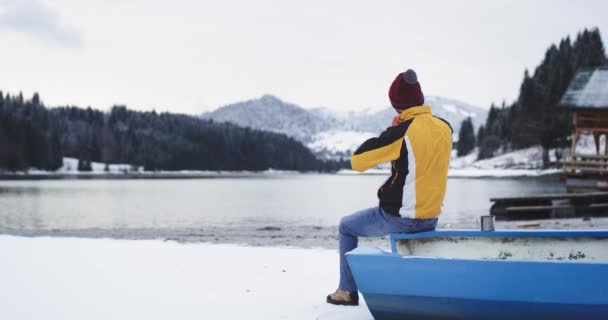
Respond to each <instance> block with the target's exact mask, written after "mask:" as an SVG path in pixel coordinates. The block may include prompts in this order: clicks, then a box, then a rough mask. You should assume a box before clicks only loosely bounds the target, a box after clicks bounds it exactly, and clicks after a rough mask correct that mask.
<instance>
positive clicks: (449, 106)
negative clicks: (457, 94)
mask: <svg viewBox="0 0 608 320" xmlns="http://www.w3.org/2000/svg"><path fill="white" fill-rule="evenodd" d="M443 109H445V111H447V112H451V113H456V112H458V108H456V106H455V105H453V104H444V105H443Z"/></svg>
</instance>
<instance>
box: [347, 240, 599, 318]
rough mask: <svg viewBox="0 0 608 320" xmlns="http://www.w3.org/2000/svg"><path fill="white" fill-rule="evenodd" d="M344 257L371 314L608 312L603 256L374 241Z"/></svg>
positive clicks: (509, 315)
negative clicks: (454, 250) (477, 254)
mask: <svg viewBox="0 0 608 320" xmlns="http://www.w3.org/2000/svg"><path fill="white" fill-rule="evenodd" d="M606 250H608V248H607V249H606ZM348 261H349V264H350V266H351V269H352V271H353V275H354V277H355V280H356V282H357V286H358V287H359V291H361V293H362V294H363V296H364V298H365V301H366V303H367V306H368V307H369V309H370V311H371V313H372V315H373V316H374V318H375V319H376V320H388V319H553V320H554V319H608V263H605V262H589V261H584V262H581V261H522V260H481V259H480V260H477V259H454V258H433V257H417V256H403V255H400V254H397V253H389V252H385V251H382V250H380V249H372V248H358V249H355V250H354V251H351V252H350V253H349V254H348Z"/></svg>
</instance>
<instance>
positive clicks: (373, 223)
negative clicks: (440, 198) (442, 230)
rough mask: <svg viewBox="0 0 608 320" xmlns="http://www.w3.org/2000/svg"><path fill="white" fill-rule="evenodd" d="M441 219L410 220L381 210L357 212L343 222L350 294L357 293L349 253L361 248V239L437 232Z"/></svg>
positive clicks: (344, 276) (345, 283)
mask: <svg viewBox="0 0 608 320" xmlns="http://www.w3.org/2000/svg"><path fill="white" fill-rule="evenodd" d="M436 224H437V219H436V218H434V219H425V220H418V219H406V218H401V217H397V216H393V215H390V214H389V213H387V212H385V211H384V210H382V209H381V208H380V207H373V208H369V209H365V210H361V211H358V212H355V213H353V214H351V215H349V216H345V217H344V218H342V220H340V225H339V232H340V240H339V242H340V284H339V286H338V288H339V289H340V290H344V291H346V292H350V293H353V292H357V285H356V283H355V280H354V279H353V274H352V272H351V270H350V266H349V265H348V262H347V261H346V253H347V252H349V251H351V250H353V249H354V248H356V247H357V244H358V240H359V239H358V237H382V236H386V235H388V234H389V233H391V232H408V233H410V232H420V231H428V230H433V229H435V225H436Z"/></svg>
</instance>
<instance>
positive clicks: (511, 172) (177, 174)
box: [0, 168, 561, 180]
mask: <svg viewBox="0 0 608 320" xmlns="http://www.w3.org/2000/svg"><path fill="white" fill-rule="evenodd" d="M560 172H561V171H560V170H559V169H549V170H535V169H476V168H463V169H450V171H449V173H448V177H449V178H450V179H513V178H550V177H556V176H558V175H559V173H560ZM389 173H390V171H389V170H382V169H374V170H370V171H369V172H364V173H360V172H356V171H353V170H340V171H338V172H335V173H326V172H298V171H282V170H266V171H174V172H171V171H159V172H153V171H150V172H146V171H144V172H125V173H120V172H57V173H55V172H0V180H121V179H142V180H145V179H152V180H153V179H221V178H253V177H277V176H285V175H306V174H327V175H339V176H355V175H365V176H382V175H388V174H389Z"/></svg>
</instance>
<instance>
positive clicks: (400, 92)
mask: <svg viewBox="0 0 608 320" xmlns="http://www.w3.org/2000/svg"><path fill="white" fill-rule="evenodd" d="M388 98H389V99H390V100H391V104H392V105H393V108H395V109H397V110H403V109H407V108H410V107H414V106H420V105H423V104H424V94H422V90H421V89H420V83H419V82H418V76H417V75H416V72H415V71H414V70H412V69H408V70H407V71H405V72H403V73H400V74H399V75H397V77H396V78H395V80H393V83H392V84H391V87H390V89H389V90H388Z"/></svg>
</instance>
